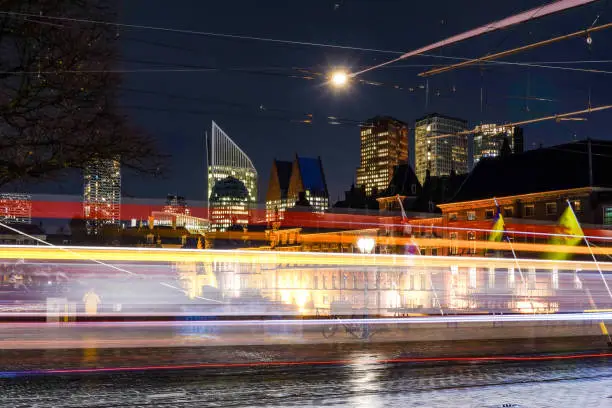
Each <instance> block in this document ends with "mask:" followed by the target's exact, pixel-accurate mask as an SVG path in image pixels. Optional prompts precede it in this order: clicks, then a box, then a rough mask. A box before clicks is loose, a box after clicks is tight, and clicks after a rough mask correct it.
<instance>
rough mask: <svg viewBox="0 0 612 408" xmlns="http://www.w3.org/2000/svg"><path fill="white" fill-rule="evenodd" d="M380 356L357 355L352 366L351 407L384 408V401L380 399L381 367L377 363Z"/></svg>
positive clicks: (350, 380)
mask: <svg viewBox="0 0 612 408" xmlns="http://www.w3.org/2000/svg"><path fill="white" fill-rule="evenodd" d="M377 358H380V356H375V355H356V356H353V358H351V360H353V361H354V363H353V364H351V365H350V369H351V371H352V372H351V373H350V374H349V376H350V377H349V378H350V379H349V382H350V385H351V387H350V389H351V398H350V405H351V406H354V407H364V408H377V407H383V406H384V404H383V401H382V400H381V399H380V398H379V397H378V394H379V393H380V391H381V389H380V384H381V382H380V378H379V377H380V374H381V368H382V367H381V366H380V365H378V364H376V363H375V361H376V359H377Z"/></svg>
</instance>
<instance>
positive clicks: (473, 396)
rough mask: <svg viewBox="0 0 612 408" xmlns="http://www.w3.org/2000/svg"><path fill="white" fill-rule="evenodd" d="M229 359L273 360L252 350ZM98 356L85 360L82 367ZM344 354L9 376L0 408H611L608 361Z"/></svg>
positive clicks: (611, 362)
mask: <svg viewBox="0 0 612 408" xmlns="http://www.w3.org/2000/svg"><path fill="white" fill-rule="evenodd" d="M159 352H162V351H161V350H159ZM165 352H167V353H170V354H172V353H173V352H174V351H173V350H171V349H168V350H166V351H165ZM203 352H204V351H203V350H201V351H199V352H197V353H198V354H200V357H199V359H198V358H196V357H195V356H194V357H192V358H193V360H194V361H195V360H199V361H201V360H202V358H203V355H202V354H201V353H203ZM80 353H83V351H80ZM90 353H92V352H91V351H90ZM235 353H236V356H238V357H240V358H243V359H249V360H253V361H256V360H265V359H269V358H270V356H269V355H265V354H262V353H263V352H262V351H261V350H257V349H254V350H236V352H235ZM134 354H135V355H137V353H134ZM298 354H299V353H298ZM298 354H296V358H300V356H299V355H298ZM95 355H96V354H95V352H94V353H93V354H90V355H89V356H88V357H87V355H86V357H87V358H89V359H90V361H89V363H88V364H87V365H89V366H95V360H96V357H95ZM125 356H126V355H124V356H123V357H121V355H120V354H118V355H117V357H118V358H119V359H122V358H125ZM39 357H42V356H39ZM344 357H345V359H347V360H349V361H350V362H349V363H348V364H341V365H329V366H316V367H313V366H297V367H259V368H230V369H228V368H214V369H205V370H202V369H199V370H178V371H144V372H127V373H126V372H113V373H95V374H72V375H57V374H53V375H43V376H40V375H39V376H29V375H28V376H17V377H12V378H8V377H7V378H1V379H0V407H71V408H77V407H342V406H349V407H364V408H365V407H367V408H375V407H431V408H437V407H445V408H447V407H503V406H507V407H555V408H559V407H579V408H587V407H612V359H605V358H596V359H580V360H564V361H528V362H511V363H508V362H506V363H499V362H495V363H478V364H476V363H464V364H442V365H440V364H437V365H432V364H424V363H418V364H412V363H403V364H377V363H373V362H372V361H373V360H376V359H380V358H384V357H388V355H386V354H385V355H383V354H381V353H380V352H376V351H375V352H372V351H371V350H370V351H369V350H367V349H363V350H348V351H347V353H346V354H345V356H344ZM56 358H69V354H66V353H64V354H61V353H60V354H56ZM140 360H141V363H142V365H146V364H147V362H148V361H147V358H145V357H144V354H143V355H141V356H140ZM81 363H84V361H81ZM132 363H133V362H132ZM29 364H32V362H29ZM5 369H6V368H5ZM6 375H8V372H5V376H6Z"/></svg>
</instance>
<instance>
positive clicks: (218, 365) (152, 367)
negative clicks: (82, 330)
mask: <svg viewBox="0 0 612 408" xmlns="http://www.w3.org/2000/svg"><path fill="white" fill-rule="evenodd" d="M610 357H612V353H590V354H566V355H547V356H486V357H400V358H389V359H373V360H369V361H368V362H367V363H368V364H405V363H461V362H528V361H563V360H578V359H594V358H610ZM355 364H357V363H356V362H355V361H354V360H348V359H341V360H323V361H252V362H245V363H196V364H175V365H149V366H137V367H100V368H66V369H50V370H33V371H21V372H13V373H14V374H15V375H37V374H38V375H40V374H42V375H45V374H93V373H108V372H134V371H167V370H193V369H212V368H258V367H299V366H332V365H355Z"/></svg>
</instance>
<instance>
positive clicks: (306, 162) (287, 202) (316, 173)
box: [266, 154, 329, 223]
mask: <svg viewBox="0 0 612 408" xmlns="http://www.w3.org/2000/svg"><path fill="white" fill-rule="evenodd" d="M300 199H301V205H300V208H308V209H309V210H308V211H309V212H311V211H312V212H317V213H322V212H324V211H325V210H327V209H328V208H329V192H328V190H327V182H326V180H325V172H324V171H323V163H322V161H321V158H320V157H317V158H311V157H300V156H298V155H297V154H296V155H295V159H294V160H293V162H288V161H281V160H274V162H273V163H272V170H271V172H270V181H269V183H268V191H267V193H266V221H267V222H268V223H269V222H280V221H282V220H283V219H284V217H285V216H284V214H285V211H286V210H287V209H289V208H293V207H295V205H296V202H297V201H298V200H300ZM306 201H307V203H308V205H304V203H305V202H306Z"/></svg>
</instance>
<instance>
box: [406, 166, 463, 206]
mask: <svg viewBox="0 0 612 408" xmlns="http://www.w3.org/2000/svg"><path fill="white" fill-rule="evenodd" d="M467 177H468V175H467V174H455V173H454V172H453V173H451V175H449V176H433V177H431V176H428V177H427V178H426V179H425V183H424V185H423V188H422V190H421V194H419V196H418V198H417V199H416V200H415V202H414V204H413V206H412V207H411V208H410V210H412V211H422V212H432V211H433V212H439V210H438V208H437V207H436V205H437V204H444V203H447V202H449V201H451V200H452V199H453V197H455V195H456V194H457V191H459V189H460V188H461V186H462V185H463V183H464V182H465V180H466V178H467ZM430 203H431V204H430ZM431 205H433V208H432V206H431Z"/></svg>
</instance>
